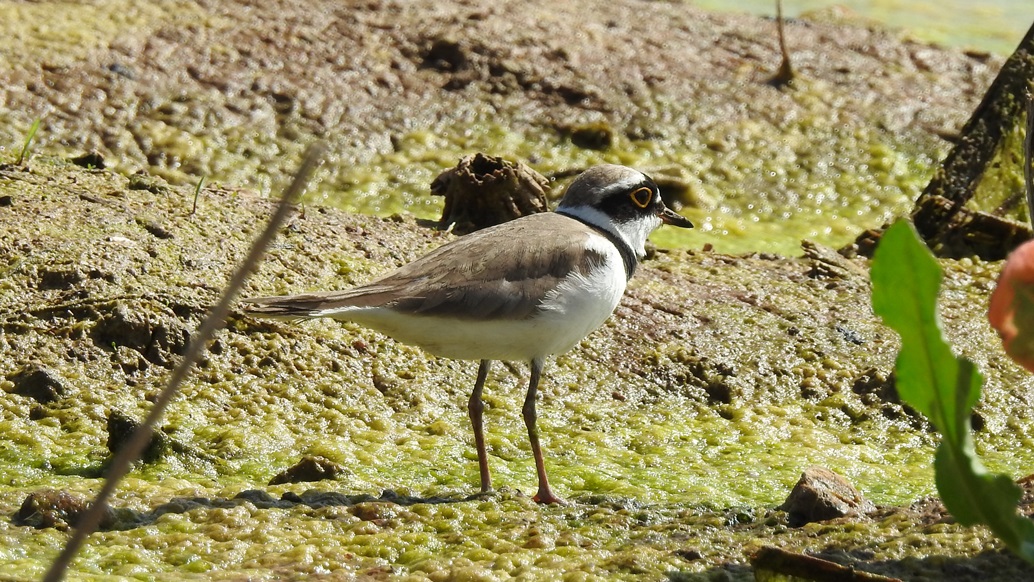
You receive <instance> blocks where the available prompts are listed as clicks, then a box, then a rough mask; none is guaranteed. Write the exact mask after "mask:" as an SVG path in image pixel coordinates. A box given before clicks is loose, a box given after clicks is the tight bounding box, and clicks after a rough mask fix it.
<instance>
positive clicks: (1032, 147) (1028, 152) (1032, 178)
mask: <svg viewBox="0 0 1034 582" xmlns="http://www.w3.org/2000/svg"><path fill="white" fill-rule="evenodd" d="M1032 85H1034V84H1032ZM1025 131H1026V133H1025V134H1024V136H1023V181H1024V183H1025V184H1026V185H1027V218H1029V219H1030V224H1031V226H1034V167H1031V164H1034V86H1032V87H1031V88H1030V89H1029V90H1028V91H1027V124H1026V129H1025Z"/></svg>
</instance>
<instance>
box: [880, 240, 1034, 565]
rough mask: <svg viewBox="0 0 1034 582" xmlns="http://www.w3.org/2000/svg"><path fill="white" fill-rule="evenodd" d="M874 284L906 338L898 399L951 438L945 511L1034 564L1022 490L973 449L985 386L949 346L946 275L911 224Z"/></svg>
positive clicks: (940, 475) (937, 467) (887, 246)
mask: <svg viewBox="0 0 1034 582" xmlns="http://www.w3.org/2000/svg"><path fill="white" fill-rule="evenodd" d="M871 278H872V306H873V311H875V312H876V314H877V315H879V316H880V317H882V318H883V321H884V323H886V324H887V325H888V326H890V327H892V328H893V329H894V331H896V332H898V334H899V335H900V336H901V351H900V352H899V353H898V358H897V363H896V367H895V374H896V376H897V388H898V394H899V395H900V396H901V398H902V400H904V401H905V402H907V403H908V404H910V405H912V406H913V407H914V408H915V409H916V410H918V411H920V412H922V413H923V414H925V415H926V416H927V417H928V418H929V419H930V421H931V422H933V424H934V425H935V426H936V427H937V428H938V430H940V432H941V434H942V435H943V437H944V438H943V439H942V441H941V444H940V446H939V447H938V448H937V455H936V458H935V461H934V473H935V479H936V482H937V491H938V493H939V494H940V496H941V499H942V500H943V501H944V505H945V507H947V508H948V511H950V512H951V514H952V515H954V516H955V518H956V519H957V520H958V522H959V523H961V524H963V525H973V524H977V523H983V524H986V525H987V526H989V527H990V528H991V530H992V531H993V532H994V534H995V535H996V536H998V537H999V538H1000V539H1001V540H1002V541H1004V542H1005V543H1006V544H1007V545H1008V546H1009V547H1010V548H1011V549H1012V550H1013V551H1014V552H1016V553H1017V554H1019V555H1020V556H1022V557H1023V558H1025V559H1026V560H1028V561H1031V562H1034V522H1032V521H1031V520H1030V519H1027V518H1025V517H1021V516H1019V515H1018V514H1017V513H1016V503H1017V502H1018V501H1019V499H1020V495H1021V491H1020V488H1019V487H1018V486H1017V485H1016V484H1015V483H1013V481H1012V479H1010V478H1009V477H1007V476H1005V475H991V474H989V473H988V472H987V469H985V468H984V466H983V464H982V463H981V462H980V458H979V457H977V455H976V451H975V450H974V448H973V437H972V435H971V433H970V428H969V418H970V414H971V413H972V408H973V406H974V405H975V404H976V402H977V400H979V398H980V386H981V384H982V383H983V378H982V377H981V375H980V373H979V372H978V371H977V370H976V367H975V366H974V365H973V363H972V362H970V361H969V360H967V359H965V358H958V357H956V356H955V355H954V354H953V353H952V351H951V346H949V345H948V342H947V341H946V340H945V339H944V334H943V332H942V330H941V325H940V318H939V317H938V314H937V294H938V292H939V291H940V285H941V268H940V265H938V264H937V260H936V259H935V258H934V257H933V255H932V254H931V253H930V251H929V249H927V248H926V245H924V244H923V243H922V242H921V241H920V240H919V237H918V236H917V235H916V233H915V230H914V229H913V228H912V226H911V224H909V223H908V222H907V221H904V220H902V221H898V222H897V223H896V224H894V226H892V227H890V228H889V229H888V230H887V231H886V232H885V233H884V234H883V238H882V239H881V241H880V245H879V247H878V248H877V249H876V253H875V255H874V256H873V260H872V271H871Z"/></svg>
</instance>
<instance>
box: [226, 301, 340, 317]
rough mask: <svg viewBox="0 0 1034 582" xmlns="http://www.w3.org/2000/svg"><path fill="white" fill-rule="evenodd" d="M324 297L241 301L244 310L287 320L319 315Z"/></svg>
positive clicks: (251, 313) (249, 313) (260, 315)
mask: <svg viewBox="0 0 1034 582" xmlns="http://www.w3.org/2000/svg"><path fill="white" fill-rule="evenodd" d="M323 301H324V300H323V298H321V297H318V296H316V295H278V296H273V297H251V298H248V299H244V300H243V301H241V304H242V306H243V308H244V312H245V313H247V314H248V315H254V316H257V317H270V318H273V319H282V320H287V321H296V320H299V319H308V318H311V317H319V316H320V311H321V309H320V308H321V305H322V303H323Z"/></svg>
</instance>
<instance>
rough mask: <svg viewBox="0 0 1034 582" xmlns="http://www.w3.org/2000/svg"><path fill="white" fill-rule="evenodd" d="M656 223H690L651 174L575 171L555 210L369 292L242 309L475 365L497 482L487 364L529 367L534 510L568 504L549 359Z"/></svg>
mask: <svg viewBox="0 0 1034 582" xmlns="http://www.w3.org/2000/svg"><path fill="white" fill-rule="evenodd" d="M661 224H670V225H674V226H678V227H682V228H691V227H692V226H693V225H692V223H690V221H689V220H687V219H686V218H684V217H682V216H680V215H678V214H676V213H675V212H673V211H672V210H671V209H669V208H668V207H667V206H665V205H664V202H663V201H662V200H661V196H660V192H659V190H658V188H657V184H655V183H654V182H653V180H651V179H650V178H649V177H648V176H646V175H645V174H643V173H642V172H639V171H637V170H633V169H631V168H627V167H624V166H616V165H610V164H605V165H600V166H595V167H593V168H590V169H588V170H586V171H585V172H583V173H582V174H581V175H579V176H578V177H577V178H576V179H575V180H574V181H573V182H572V183H571V185H570V186H569V187H568V189H567V192H566V193H565V194H564V197H563V199H562V200H561V202H560V205H559V207H557V209H556V211H555V212H546V213H541V214H533V215H530V216H525V217H522V218H518V219H517V220H513V221H511V222H507V223H504V224H500V225H497V226H493V227H490V228H486V229H483V230H480V231H477V232H474V233H472V234H469V235H466V236H463V237H461V238H458V239H456V240H454V241H452V242H450V243H448V244H445V245H443V246H441V247H439V248H438V249H436V250H434V251H432V252H431V253H429V254H427V255H425V256H423V257H421V258H419V259H417V260H415V261H413V262H411V263H409V264H407V265H404V266H402V267H400V268H399V269H397V270H395V271H393V272H391V273H389V274H387V275H385V276H383V277H381V278H379V279H376V280H374V281H372V282H370V283H367V284H366V285H362V286H360V287H355V288H352V289H347V290H343V291H330V292H321V293H303V294H300V295H289V296H279V297H258V298H254V299H249V300H246V301H245V303H246V306H245V309H246V311H247V312H248V313H250V314H253V315H258V316H264V317H274V318H281V319H291V320H297V319H308V318H314V317H331V318H334V319H338V320H344V321H352V322H356V323H359V324H361V325H363V326H366V327H369V328H371V329H373V330H376V331H378V332H381V333H383V334H385V335H388V336H390V337H392V338H394V339H395V340H397V341H400V342H403V343H407V344H411V345H415V346H419V347H421V348H423V349H424V350H426V351H428V352H430V353H431V354H434V355H435V356H441V357H446V358H454V359H461V360H480V366H479V367H478V375H477V380H476V381H475V383H474V390H473V392H472V393H471V395H470V401H469V403H468V414H469V416H470V420H471V423H472V424H473V428H474V442H475V445H476V446H477V452H478V468H479V469H480V473H481V491H490V490H491V488H492V478H491V475H490V474H489V470H488V454H487V452H486V449H485V437H484V431H483V428H482V412H483V410H484V405H483V403H482V401H481V393H482V389H483V387H484V384H485V379H486V378H487V376H488V370H489V366H490V365H491V362H492V360H524V361H528V362H530V363H531V380H530V382H529V384H528V392H527V395H526V397H525V400H524V407H523V409H522V413H523V416H524V422H525V424H526V425H527V427H528V437H529V440H530V441H531V450H532V454H533V456H534V458H535V469H536V471H537V473H538V492H537V493H536V494H535V496H534V499H535V501H537V502H539V503H563V500H562V499H560V498H559V497H557V496H556V495H554V494H553V492H552V490H550V487H549V481H548V479H547V477H546V468H545V463H544V461H543V456H542V449H541V447H540V446H539V435H538V429H537V428H536V424H535V419H536V412H535V397H536V393H537V391H538V385H539V379H540V377H541V375H542V368H543V366H544V365H545V362H546V357H547V356H550V355H552V354H560V353H563V352H566V351H568V350H570V349H571V348H572V347H574V346H575V345H576V344H577V343H578V342H580V341H581V340H582V339H583V338H585V336H587V335H588V334H589V333H590V332H592V331H593V330H595V329H596V328H598V327H599V326H600V325H602V324H603V322H604V321H606V319H607V318H608V317H610V314H611V313H612V312H613V311H614V308H615V307H617V304H618V301H620V299H621V296H622V294H623V293H624V292H625V284H626V283H627V282H628V280H629V279H630V278H631V277H632V274H633V273H634V272H635V269H636V265H637V264H638V262H639V261H640V260H641V259H642V258H643V257H644V256H645V254H646V250H645V248H644V245H645V244H646V238H647V236H649V234H650V233H651V232H653V231H654V230H655V229H656V228H657V227H659V226H660V225H661Z"/></svg>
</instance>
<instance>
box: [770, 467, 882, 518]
mask: <svg viewBox="0 0 1034 582" xmlns="http://www.w3.org/2000/svg"><path fill="white" fill-rule="evenodd" d="M778 509H781V510H783V511H785V512H786V513H787V514H788V516H787V520H788V522H789V524H790V526H791V527H800V526H802V525H804V524H806V523H811V522H815V521H826V520H829V519H836V518H839V517H849V516H851V517H859V516H862V515H864V514H866V513H869V512H871V511H874V510H875V509H876V506H875V505H873V504H872V502H871V501H868V500H867V499H865V498H863V497H862V494H861V493H859V492H858V490H857V489H855V488H854V486H853V485H851V483H849V482H848V481H847V479H845V478H843V477H842V476H840V475H838V474H836V473H834V472H833V471H830V470H829V469H826V468H825V467H808V468H807V469H805V470H804V473H802V474H801V478H800V480H799V481H797V484H796V485H794V488H793V490H792V491H791V492H790V496H789V497H787V498H786V501H784V502H783V504H782V505H780V506H779V508H778Z"/></svg>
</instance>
